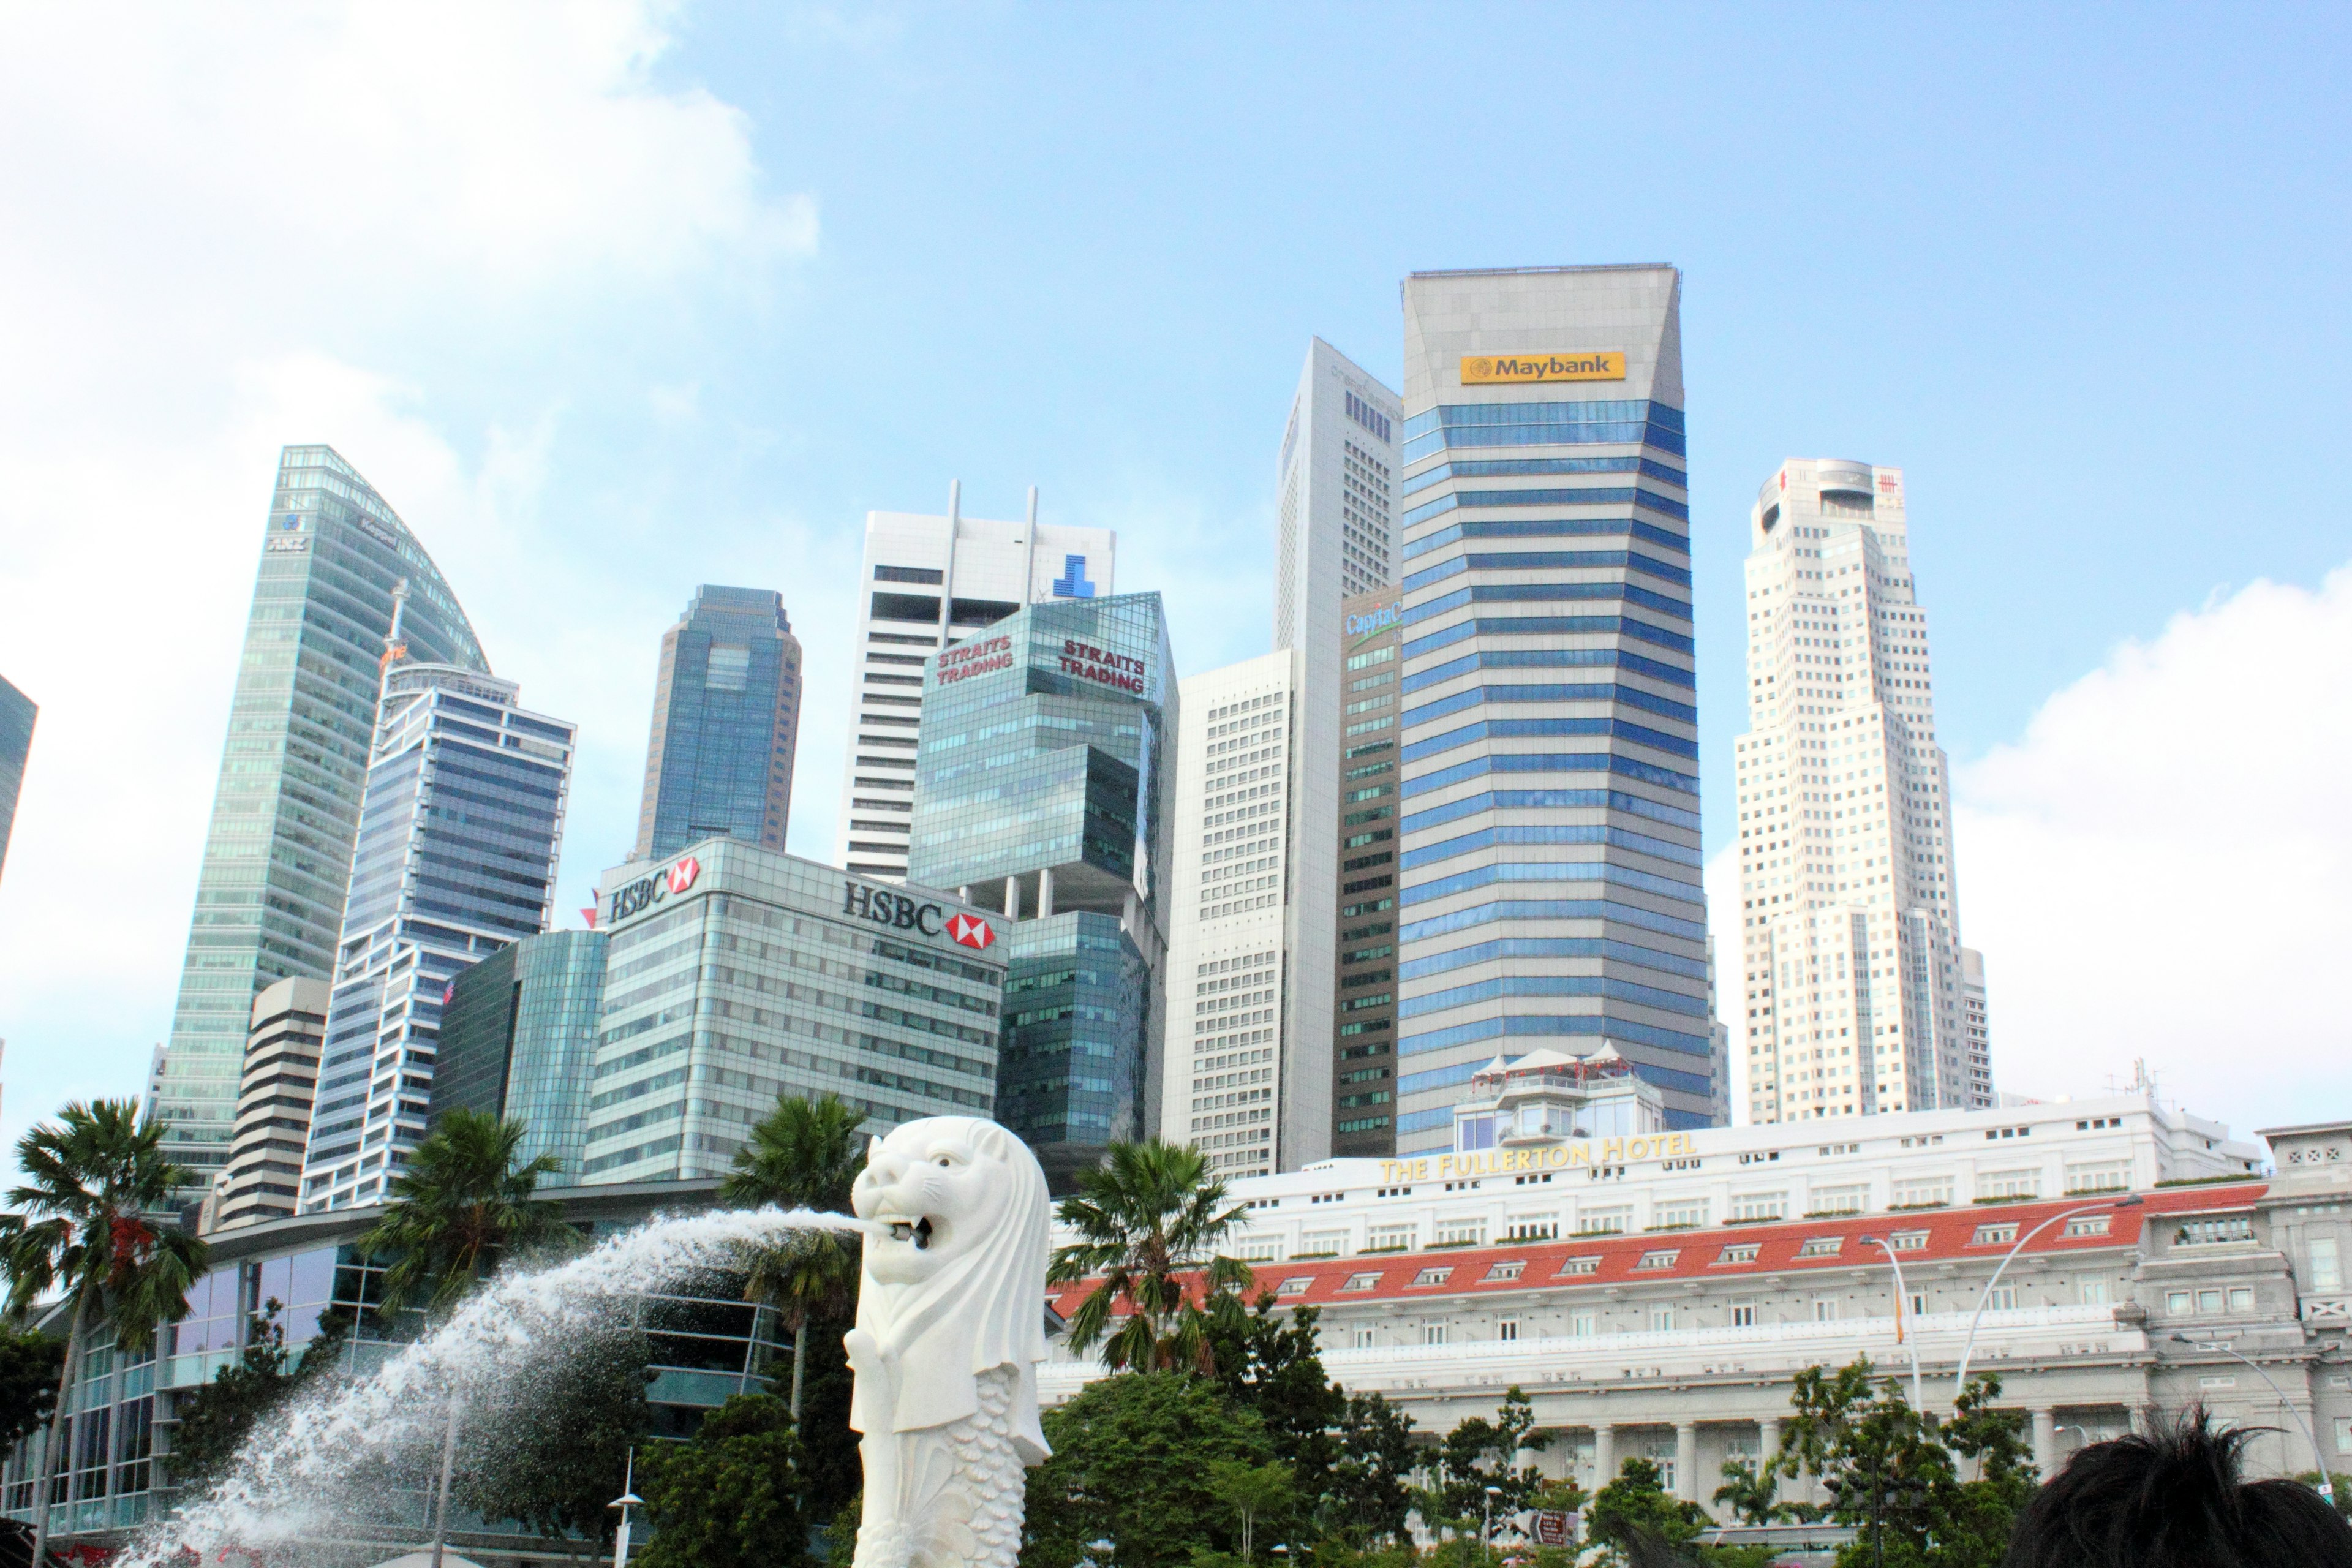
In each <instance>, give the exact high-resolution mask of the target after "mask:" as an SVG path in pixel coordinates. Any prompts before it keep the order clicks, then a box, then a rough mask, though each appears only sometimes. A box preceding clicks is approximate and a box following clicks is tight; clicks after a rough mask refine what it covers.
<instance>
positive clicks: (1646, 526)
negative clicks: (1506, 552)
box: [1401, 517, 1690, 561]
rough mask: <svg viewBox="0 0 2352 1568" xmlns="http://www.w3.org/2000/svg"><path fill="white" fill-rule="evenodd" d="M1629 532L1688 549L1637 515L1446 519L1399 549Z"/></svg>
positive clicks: (1412, 551)
mask: <svg viewBox="0 0 2352 1568" xmlns="http://www.w3.org/2000/svg"><path fill="white" fill-rule="evenodd" d="M1629 531H1630V532H1631V533H1632V535H1633V537H1634V538H1635V539H1645V540H1647V541H1649V542H1651V543H1653V544H1662V545H1664V546H1665V548H1667V549H1668V550H1672V551H1675V552H1679V553H1681V554H1684V555H1688V554H1689V553H1690V541H1689V540H1688V539H1687V538H1685V536H1684V535H1682V534H1679V533H1676V532H1675V531H1672V530H1671V529H1664V528H1660V527H1659V526H1658V525H1657V524H1655V523H1654V522H1643V521H1641V520H1640V519H1639V518H1624V517H1506V518H1494V519H1489V520H1487V521H1484V522H1449V523H1447V524H1446V525H1445V526H1444V528H1436V529H1432V530H1431V531H1428V532H1427V533H1424V534H1423V535H1422V536H1421V537H1420V538H1419V539H1416V540H1413V541H1412V542H1410V543H1408V544H1406V545H1405V546H1404V548H1403V550H1402V552H1401V553H1402V555H1403V556H1404V558H1405V559H1406V560H1408V561H1410V560H1412V558H1413V557H1414V556H1416V555H1420V554H1423V553H1425V552H1429V551H1432V550H1436V549H1438V548H1440V547H1442V546H1444V545H1448V544H1451V543H1453V542H1454V541H1455V540H1457V539H1544V538H1570V537H1576V536H1595V535H1597V536H1601V537H1606V536H1608V535H1610V534H1621V533H1626V532H1629Z"/></svg>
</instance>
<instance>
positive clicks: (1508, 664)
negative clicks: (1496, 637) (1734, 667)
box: [1399, 647, 1697, 693]
mask: <svg viewBox="0 0 2352 1568" xmlns="http://www.w3.org/2000/svg"><path fill="white" fill-rule="evenodd" d="M1555 668H1618V669H1624V670H1630V671H1632V672H1633V673H1634V674H1636V675H1646V676H1648V677H1649V678H1650V679H1653V680H1661V681H1664V682H1665V683H1666V684H1668V685H1670V686H1696V684H1697V678H1696V676H1695V675H1694V674H1693V673H1692V672H1691V671H1690V670H1688V669H1685V668H1682V667H1681V666H1679V665H1672V664H1664V663H1662V662H1660V661H1659V660H1657V659H1654V658H1643V656H1642V655H1640V654H1638V653H1629V652H1626V651H1625V650H1624V649H1622V648H1613V647H1536V648H1484V649H1481V650H1480V651H1478V652H1476V653H1471V654H1465V655H1463V656H1462V657H1460V658H1450V659H1447V660H1446V661H1445V662H1444V664H1439V665H1433V666H1430V667H1428V668H1423V669H1419V670H1416V671H1414V672H1413V673H1412V674H1411V675H1408V676H1406V677H1405V678H1404V682H1403V684H1402V686H1401V687H1400V688H1399V689H1400V690H1402V691H1404V692H1407V693H1411V692H1414V691H1420V690H1423V689H1426V688H1428V687H1431V686H1434V685H1437V684H1439V683H1440V682H1443V681H1447V680H1452V679H1454V678H1456V677H1457V676H1463V675H1467V674H1469V673H1470V672H1471V671H1473V670H1479V669H1555Z"/></svg>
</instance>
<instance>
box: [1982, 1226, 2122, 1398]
mask: <svg viewBox="0 0 2352 1568" xmlns="http://www.w3.org/2000/svg"><path fill="white" fill-rule="evenodd" d="M2139 1205H2140V1199H2139V1196H2138V1194H2132V1193H2126V1194H2125V1195H2123V1196H2122V1197H2119V1198H2108V1199H2105V1200H2104V1201H2103V1202H2100V1203H2095V1204H2084V1205H2081V1206H2080V1207H2077V1208H2071V1209H2064V1210H2062V1211H2060V1212H2059V1213H2057V1214H2053V1215H2051V1216H2050V1217H2049V1218H2048V1219H2045V1220H2043V1221H2042V1223H2041V1224H2040V1225H2037V1226H2034V1227H2033V1228H2032V1230H2029V1231H2027V1232H2026V1233H2025V1234H2024V1235H2023V1236H2021V1237H2018V1238H2017V1242H2016V1245H2014V1246H2012V1247H2011V1248H2010V1249H2009V1251H2008V1252H2007V1253H2006V1254H2004V1255H2003V1256H2002V1258H2001V1260H2000V1268H1995V1269H1994V1270H1993V1271H1992V1278H1991V1279H1988V1280H1986V1281H1985V1288H1984V1294H1983V1295H1981V1296H1979V1297H1978V1298H1977V1310H1976V1313H1975V1315H1974V1316H1973V1317H1971V1318H1969V1337H1968V1338H1967V1339H1965V1340H1963V1341H1961V1342H1960V1369H1959V1371H1958V1372H1957V1373H1953V1374H1952V1403H1953V1404H1955V1405H1958V1403H1959V1401H1960V1395H1961V1394H1965V1393H1967V1392H1968V1387H1969V1352H1972V1351H1974V1350H1975V1349H1976V1346H1977V1325H1978V1324H1979V1323H1981V1322H1983V1321H1984V1315H1985V1306H1986V1304H1987V1303H1988V1302H1990V1300H1992V1292H1993V1287H1994V1286H1996V1285H1999V1284H2000V1277H2001V1276H2002V1275H2003V1274H2005V1273H2007V1272H2008V1271H2009V1266H2010V1264H2011V1262H2013V1261H2015V1259H2016V1258H2017V1255H2018V1254H2019V1253H2021V1252H2022V1251H2024V1250H2025V1244H2026V1243H2027V1242H2029V1241H2032V1239H2033V1238H2034V1237H2037V1236H2040V1235H2041V1234H2042V1232H2043V1231H2045V1230H2048V1229H2049V1228H2050V1227H2051V1226H2053V1225H2056V1224H2057V1223H2058V1222H2059V1221H2061V1220H2069V1219H2073V1218H2074V1216H2075V1215H2086V1214H2096V1213H2098V1212H2099V1211H2100V1210H2101V1209H2129V1208H2137V1207H2138V1206H2139Z"/></svg>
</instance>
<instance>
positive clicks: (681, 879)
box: [669, 855, 702, 893]
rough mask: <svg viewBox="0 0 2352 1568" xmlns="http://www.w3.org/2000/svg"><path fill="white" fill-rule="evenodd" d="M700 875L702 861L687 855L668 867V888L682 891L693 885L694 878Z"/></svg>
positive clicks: (675, 891) (673, 890) (672, 890)
mask: <svg viewBox="0 0 2352 1568" xmlns="http://www.w3.org/2000/svg"><path fill="white" fill-rule="evenodd" d="M701 875H702V862H701V861H699V860H698V859H696V858H694V857H693V856H691V855H689V856H688V857H687V858H685V859H683V860H680V861H679V862H678V863H677V865H675V866H672V867H671V868H669V890H670V891H671V892H673V893H683V892H684V891H686V890H687V889H688V888H691V887H692V886H694V879H696V878H697V877H699V876H701Z"/></svg>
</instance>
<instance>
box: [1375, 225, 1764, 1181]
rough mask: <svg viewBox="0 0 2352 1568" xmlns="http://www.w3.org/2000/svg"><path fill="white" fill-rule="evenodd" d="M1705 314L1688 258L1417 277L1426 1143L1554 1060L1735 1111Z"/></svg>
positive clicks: (1410, 1134)
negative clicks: (1716, 1018)
mask: <svg viewBox="0 0 2352 1568" xmlns="http://www.w3.org/2000/svg"><path fill="white" fill-rule="evenodd" d="M1680 304H1681V279H1680V277H1679V276H1678V274H1677V273H1676V272H1675V269H1674V268H1671V267H1664V266H1641V267H1561V268H1511V269H1507V270H1496V271H1470V272H1417V273H1414V274H1413V275H1412V277H1410V278H1408V279H1406V280H1405V286H1404V331H1405V341H1404V374H1405V384H1404V428H1403V431H1402V436H1403V446H1402V452H1401V454H1400V456H1401V458H1402V464H1403V468H1402V478H1401V479H1400V481H1399V487H1398V505H1399V506H1400V507H1401V508H1402V516H1401V518H1400V521H1401V522H1402V541H1401V550H1400V563H1399V571H1400V573H1401V574H1402V582H1403V605H1404V611H1403V617H1402V618H1403V623H1404V624H1403V646H1402V653H1403V668H1402V676H1403V679H1402V682H1401V683H1400V684H1401V687H1402V692H1401V698H1400V700H1401V701H1402V714H1401V719H1402V734H1401V739H1402V752H1401V761H1402V780H1403V783H1402V796H1401V799H1400V801H1399V810H1400V816H1399V823H1398V826H1399V828H1400V830H1401V831H1400V838H1399V843H1400V846H1401V852H1400V856H1399V862H1398V874H1399V879H1400V882H1399V889H1398V898H1397V905H1398V907H1397V922H1398V931H1397V937H1398V949H1399V952H1398V959H1399V967H1398V972H1397V980H1398V991H1397V1025H1396V1027H1397V1112H1398V1120H1397V1144H1396V1146H1397V1150H1398V1152H1400V1153H1410V1152H1413V1151H1416V1150H1422V1149H1438V1148H1450V1147H1452V1146H1453V1142H1454V1105H1455V1103H1456V1102H1457V1101H1460V1100H1463V1099H1465V1097H1466V1096H1468V1095H1469V1094H1470V1093H1471V1085H1470V1079H1471V1076H1472V1075H1473V1074H1474V1073H1475V1072H1478V1071H1479V1070H1480V1069H1482V1068H1486V1067H1487V1066H1488V1064H1490V1063H1492V1062H1494V1061H1495V1060H1496V1058H1503V1059H1504V1060H1506V1061H1508V1060H1512V1059H1516V1058H1521V1057H1525V1056H1528V1055H1529V1054H1530V1053H1532V1052H1537V1051H1543V1052H1546V1053H1557V1054H1558V1055H1559V1056H1562V1057H1566V1058H1601V1060H1603V1061H1607V1060H1609V1059H1610V1058H1620V1059H1622V1061H1624V1062H1626V1063H1630V1064H1631V1065H1632V1068H1633V1072H1634V1074H1635V1075H1636V1076H1637V1077H1638V1078H1639V1079H1641V1080H1642V1085H1643V1087H1642V1089H1641V1090H1640V1098H1641V1099H1642V1100H1643V1117H1644V1118H1645V1119H1647V1120H1653V1121H1654V1122H1655V1124H1656V1125H1658V1126H1660V1127H1664V1128H1683V1127H1703V1126H1707V1125H1711V1124H1716V1123H1720V1122H1724V1121H1728V1120H1729V1116H1728V1100H1727V1089H1728V1084H1727V1076H1728V1074H1727V1064H1726V1063H1724V1062H1723V1061H1721V1060H1720V1059H1718V1057H1717V1047H1716V1046H1715V1044H1714V1040H1713V1030H1712V1028H1711V1009H1710V1007H1709V1005H1708V984H1707V951H1706V906H1705V903H1704V901H1703V894H1702V893H1701V890H1700V881H1699V866H1700V860H1699V796H1698V714H1697V710H1696V682H1695V679H1694V678H1693V673H1692V671H1693V659H1692V639H1691V556H1690V500H1689V497H1690V491H1689V481H1688V476H1687V474H1686V472H1685V447H1684V439H1683V374H1682V373H1683V364H1682V324H1681V313H1680ZM1610 1070H1615V1071H1622V1068H1612V1069H1610ZM1520 1131H1527V1130H1525V1129H1521V1130H1520ZM1537 1131H1542V1130H1540V1129H1538V1130H1537Z"/></svg>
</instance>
